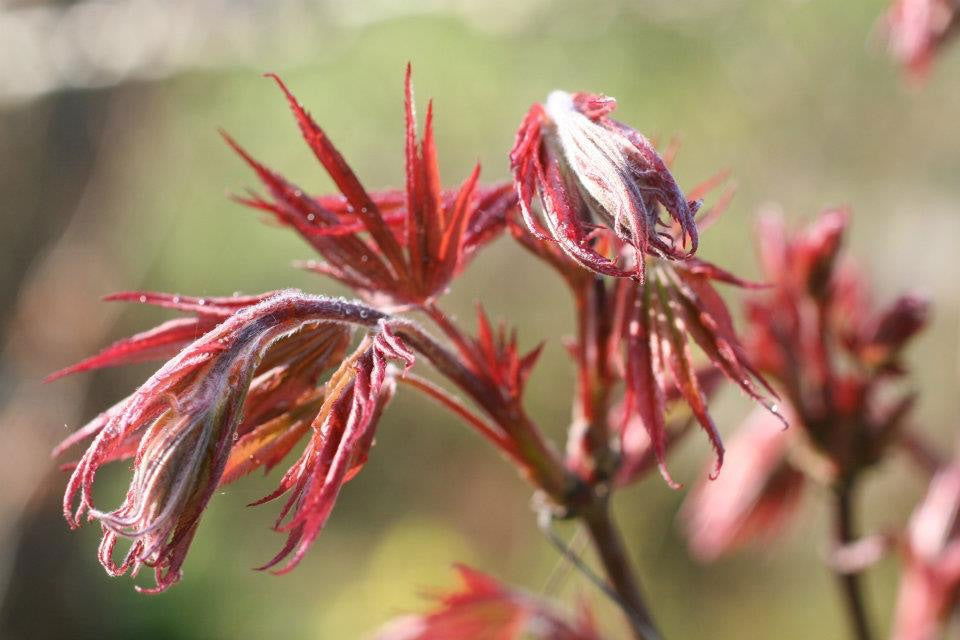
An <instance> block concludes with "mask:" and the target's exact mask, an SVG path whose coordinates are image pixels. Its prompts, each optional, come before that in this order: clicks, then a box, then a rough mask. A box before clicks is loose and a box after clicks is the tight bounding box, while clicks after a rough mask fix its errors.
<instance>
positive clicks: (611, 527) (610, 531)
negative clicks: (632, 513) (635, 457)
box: [580, 498, 662, 640]
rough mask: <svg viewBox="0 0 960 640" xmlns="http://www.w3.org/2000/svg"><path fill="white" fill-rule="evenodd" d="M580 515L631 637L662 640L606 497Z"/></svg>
mask: <svg viewBox="0 0 960 640" xmlns="http://www.w3.org/2000/svg"><path fill="white" fill-rule="evenodd" d="M580 518H581V520H582V521H583V523H584V525H586V528H587V532H588V533H589V534H590V539H591V541H592V542H593V546H594V549H596V552H597V555H598V557H599V558H600V562H601V564H602V565H603V569H604V572H606V574H607V579H608V580H609V581H610V587H611V588H612V589H613V591H614V592H615V593H616V594H617V598H616V600H617V602H618V603H621V606H622V608H623V609H624V612H625V613H626V615H627V620H628V621H629V623H630V628H631V630H632V631H633V635H634V637H635V638H636V639H637V640H661V639H662V636H661V635H660V632H659V631H657V628H656V625H655V624H654V622H653V617H652V616H651V614H650V609H649V608H648V607H647V604H646V602H645V601H644V598H643V594H642V592H641V589H640V582H639V580H638V579H637V577H636V575H635V573H634V571H633V569H632V567H631V564H630V558H629V556H628V554H627V550H626V548H625V547H624V544H623V538H622V537H621V535H620V532H619V531H618V530H617V527H616V524H615V523H614V521H613V518H612V517H611V514H610V507H609V502H608V500H607V499H606V498H601V499H598V500H597V501H596V502H595V503H594V505H593V507H592V508H591V509H589V510H587V511H585V512H584V513H583V514H581V516H580Z"/></svg>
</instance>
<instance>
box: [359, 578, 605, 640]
mask: <svg viewBox="0 0 960 640" xmlns="http://www.w3.org/2000/svg"><path fill="white" fill-rule="evenodd" d="M457 572H458V574H459V577H460V581H461V583H462V588H461V589H460V590H459V591H454V592H451V593H447V594H443V595H439V596H438V597H437V600H438V606H437V608H436V609H435V610H434V611H432V612H430V613H425V614H421V615H409V616H403V617H400V618H397V619H395V620H393V621H391V622H390V623H388V624H387V625H386V627H384V628H383V629H381V630H380V631H379V632H378V633H377V634H376V636H375V638H376V640H451V639H453V638H478V639H489V640H521V638H523V639H526V640H600V634H599V632H598V631H597V628H596V623H595V621H594V619H593V615H592V613H591V611H590V609H588V608H587V607H586V606H585V605H581V607H580V609H579V611H578V616H577V618H576V619H575V620H572V621H567V620H566V619H564V618H563V617H561V616H560V615H559V614H558V613H557V612H556V611H554V610H553V608H552V607H551V606H550V605H549V604H547V603H545V602H543V601H542V600H540V599H538V598H535V597H533V596H530V595H527V594H526V593H523V592H521V591H517V590H515V589H511V588H509V587H507V586H505V585H503V584H501V583H500V582H498V581H497V580H495V579H494V578H491V577H490V576H488V575H485V574H483V573H480V572H479V571H476V570H474V569H471V568H469V567H465V566H462V565H461V566H457Z"/></svg>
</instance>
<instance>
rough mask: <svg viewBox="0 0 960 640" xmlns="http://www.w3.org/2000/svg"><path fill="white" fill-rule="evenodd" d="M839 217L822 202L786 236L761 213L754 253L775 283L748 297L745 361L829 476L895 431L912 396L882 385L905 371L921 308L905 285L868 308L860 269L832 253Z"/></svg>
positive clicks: (852, 467) (862, 461) (854, 465)
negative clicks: (767, 383)
mask: <svg viewBox="0 0 960 640" xmlns="http://www.w3.org/2000/svg"><path fill="white" fill-rule="evenodd" d="M848 217H849V216H848V214H847V212H846V211H842V210H828V211H825V212H823V213H822V214H821V215H820V217H819V218H818V219H817V220H816V221H815V222H814V223H813V224H811V225H810V226H809V227H808V228H807V229H805V230H804V231H802V232H799V233H797V234H795V235H793V236H790V235H789V234H788V233H787V232H786V230H785V227H784V224H783V221H782V220H781V219H780V218H779V217H778V216H772V215H768V216H766V217H764V218H763V219H762V220H761V222H760V230H759V243H760V247H761V258H762V262H763V267H764V271H765V274H766V277H767V279H768V280H769V281H770V282H771V283H773V285H774V286H773V288H772V289H771V290H770V291H769V292H767V293H765V294H762V295H758V296H755V297H754V298H752V299H750V300H748V302H747V317H748V321H749V325H750V331H749V332H748V335H749V336H750V341H749V343H748V347H749V349H750V354H751V356H752V357H753V360H754V362H755V363H756V364H757V366H758V367H759V368H760V369H761V370H762V371H763V372H764V373H766V374H767V375H769V376H770V377H771V378H772V379H773V380H775V381H776V382H777V384H778V385H779V387H780V388H781V389H782V392H783V394H784V396H785V397H786V399H787V400H788V401H789V403H790V406H791V409H792V411H793V413H794V414H795V415H796V416H797V422H798V424H799V426H800V427H801V428H802V430H803V433H804V435H805V436H807V440H808V441H809V443H810V444H812V445H813V447H814V448H815V449H816V450H817V451H818V452H819V453H821V454H823V455H825V456H826V457H827V459H828V461H829V463H830V465H831V467H832V472H831V474H832V475H833V476H834V477H835V478H837V479H842V478H845V477H849V476H850V475H852V474H855V473H857V472H858V471H859V470H860V469H862V468H864V467H866V466H869V465H871V464H874V463H875V462H876V461H877V460H879V459H880V457H881V456H882V455H883V453H884V452H885V450H886V447H887V445H888V444H889V443H890V442H891V441H893V440H894V439H895V438H896V437H897V435H898V431H899V429H900V428H901V427H902V426H903V424H904V422H905V418H906V416H907V414H908V412H909V409H910V407H911V406H912V403H913V396H912V395H910V394H907V395H902V396H901V397H899V398H898V399H895V400H894V401H892V402H891V401H889V400H886V397H887V396H888V395H889V394H888V393H887V392H888V391H889V387H890V385H891V384H892V383H894V382H896V381H897V380H898V379H901V378H902V377H903V375H904V374H905V373H906V372H905V369H904V367H903V365H902V363H901V362H900V357H901V354H902V352H903V349H904V348H905V347H906V345H907V344H908V343H909V342H910V339H911V338H913V337H914V336H915V335H916V334H917V333H918V332H919V331H921V330H922V329H923V327H924V326H925V325H926V322H927V316H928V303H927V302H926V300H924V299H922V298H920V297H919V296H916V295H914V294H906V295H903V296H901V297H900V298H898V299H897V300H895V301H894V302H892V303H891V304H889V305H888V306H887V307H886V308H883V309H880V310H879V311H874V310H873V309H872V308H871V304H870V300H869V293H868V290H867V285H866V283H865V282H864V280H863V278H862V277H861V276H860V274H859V273H858V272H857V271H856V270H855V268H854V267H853V265H852V264H851V263H850V262H849V261H841V260H838V259H837V255H838V251H839V247H840V246H841V244H842V239H843V234H844V232H845V230H846V228H847V223H848Z"/></svg>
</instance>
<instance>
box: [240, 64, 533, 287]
mask: <svg viewBox="0 0 960 640" xmlns="http://www.w3.org/2000/svg"><path fill="white" fill-rule="evenodd" d="M271 77H273V78H274V79H275V80H276V82H277V84H279V86H280V88H281V89H282V90H283V91H284V94H285V95H286V97H287V100H288V102H289V103H290V108H291V109H292V111H293V114H294V116H295V117H296V119H297V122H298V123H299V125H300V130H301V133H302V134H303V137H304V139H305V140H306V141H307V144H308V145H309V146H310V148H311V149H312V150H313V153H314V155H315V156H316V157H317V160H319V161H320V163H321V164H322V165H323V167H324V169H326V171H327V173H328V174H329V175H330V177H331V178H332V179H333V182H334V183H335V184H336V185H337V188H338V189H340V192H341V193H342V196H332V197H331V196H326V197H311V196H309V195H307V194H306V193H305V192H304V191H303V190H302V189H300V188H299V187H297V186H296V185H294V184H292V183H291V182H289V181H288V180H286V179H285V178H283V177H282V176H280V175H278V174H276V173H274V172H273V171H271V170H270V169H268V168H266V167H265V166H264V165H262V164H261V163H259V162H258V161H256V160H255V159H254V158H253V157H252V156H251V155H250V154H249V153H247V151H245V150H244V149H243V148H242V147H241V146H240V145H239V144H238V143H237V142H235V141H234V140H233V139H232V138H230V137H229V136H227V135H226V134H224V137H225V138H226V140H227V142H228V143H229V144H230V146H232V147H233V148H234V149H235V150H236V151H237V153H239V154H240V156H241V157H242V158H243V159H244V160H245V161H246V162H247V163H248V164H249V165H250V166H251V167H252V168H253V169H254V171H255V172H256V174H257V175H258V176H259V178H260V180H261V182H262V183H263V185H264V186H265V187H266V189H267V191H268V192H269V194H270V198H271V199H270V200H267V199H264V198H262V197H260V196H257V195H255V194H253V195H251V196H250V197H247V198H239V199H238V200H239V201H240V202H242V203H243V204H246V205H249V206H251V207H254V208H256V209H259V210H262V211H266V212H268V213H270V214H272V215H273V216H274V217H275V218H276V220H277V221H279V222H280V223H281V224H283V225H286V226H290V227H292V228H293V229H294V230H296V231H297V233H299V234H300V235H301V236H303V238H304V239H305V240H306V241H307V242H308V243H310V245H311V246H313V248H314V249H316V251H317V252H318V253H319V254H320V255H321V256H322V257H323V258H324V262H319V263H318V262H308V263H306V266H307V268H309V269H311V270H313V271H317V272H319V273H322V274H325V275H328V276H331V277H333V278H335V279H337V280H339V281H340V282H343V283H344V284H346V285H347V286H349V287H351V288H352V289H354V290H355V291H356V292H357V293H358V294H359V295H361V296H363V297H364V298H365V299H366V300H369V301H371V302H375V303H386V304H390V305H396V306H405V305H422V304H425V303H428V302H429V301H431V300H432V299H433V298H434V297H435V296H436V295H437V294H439V293H442V292H443V291H444V290H445V289H446V288H447V285H448V284H449V283H450V281H451V280H452V279H453V277H454V276H455V275H456V274H457V273H459V272H460V270H461V269H463V267H464V266H465V264H466V262H467V260H468V258H469V257H470V256H471V255H472V254H473V253H474V252H475V251H476V250H477V249H478V248H480V247H481V246H483V245H484V244H485V243H486V242H488V241H489V240H490V239H492V238H493V237H495V236H496V235H497V234H498V233H499V232H500V231H501V230H502V229H503V225H504V221H505V214H506V209H507V208H508V207H509V206H511V204H512V202H513V201H514V198H513V196H512V194H510V193H509V188H508V187H507V186H505V185H504V186H495V187H488V188H484V187H478V185H477V179H478V177H479V175H480V167H479V165H478V166H477V167H476V168H475V169H474V170H473V172H472V173H471V174H470V176H469V177H468V178H467V180H466V181H465V182H464V183H463V185H462V186H461V187H460V188H459V189H458V190H444V189H443V188H442V187H441V183H440V173H439V167H438V165H437V151H436V145H435V143H434V139H433V104H432V102H431V103H430V104H429V105H428V107H427V115H426V125H425V131H424V136H423V139H422V140H421V141H419V142H418V140H417V125H416V117H415V114H414V105H413V85H412V82H411V76H410V67H409V66H408V67H407V74H406V80H405V102H404V105H405V111H406V152H405V163H406V172H407V179H406V191H405V192H401V191H393V190H390V191H380V192H369V191H367V190H366V189H365V188H364V186H363V185H362V184H361V182H360V180H359V179H358V178H357V176H356V175H355V174H354V172H353V170H352V169H351V168H350V166H349V165H348V164H347V162H346V161H345V160H344V158H343V156H342V155H341V154H340V152H339V151H338V150H337V148H336V147H335V146H334V145H333V143H332V142H331V141H330V139H329V137H327V134H326V133H325V132H324V130H323V129H321V128H320V127H319V125H317V123H316V122H315V121H314V120H313V118H312V117H311V116H310V114H309V113H307V112H306V111H305V110H304V108H303V107H302V106H301V105H300V103H299V102H298V101H297V100H296V98H294V97H293V95H292V94H291V93H290V92H289V90H288V89H287V88H286V86H285V85H284V84H283V82H282V81H281V80H280V79H279V78H277V77H276V76H271ZM365 234H366V235H368V236H369V237H364V235H365Z"/></svg>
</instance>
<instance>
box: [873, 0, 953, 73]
mask: <svg viewBox="0 0 960 640" xmlns="http://www.w3.org/2000/svg"><path fill="white" fill-rule="evenodd" d="M883 28H884V31H885V32H886V36H887V42H888V46H889V49H890V54H891V55H892V56H893V57H894V58H895V59H896V60H897V62H899V63H900V64H901V65H903V68H904V69H905V70H906V72H907V73H908V74H909V75H910V76H911V77H912V78H914V79H917V80H922V79H923V78H924V77H925V76H926V75H927V74H928V73H929V72H930V67H931V65H932V64H933V59H934V57H935V56H936V55H937V53H938V52H939V51H940V49H942V48H943V46H944V45H945V44H946V43H947V42H948V41H949V40H951V39H952V38H953V37H954V36H956V35H957V33H958V32H960V2H958V1H957V0H894V1H893V4H891V5H890V8H889V9H887V13H886V14H885V15H884V17H883Z"/></svg>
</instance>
